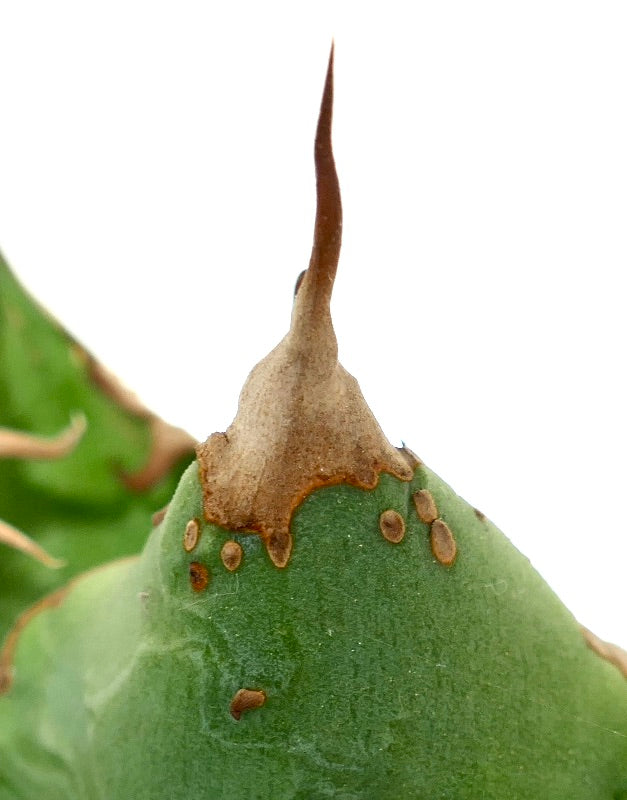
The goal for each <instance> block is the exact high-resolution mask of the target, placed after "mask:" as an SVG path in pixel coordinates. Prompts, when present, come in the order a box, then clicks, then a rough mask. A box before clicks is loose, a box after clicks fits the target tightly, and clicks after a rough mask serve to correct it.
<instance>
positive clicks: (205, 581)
mask: <svg viewBox="0 0 627 800" xmlns="http://www.w3.org/2000/svg"><path fill="white" fill-rule="evenodd" d="M189 582H190V585H191V587H192V589H193V590H194V591H195V592H204V591H205V589H206V588H207V586H208V585H209V570H208V569H207V567H205V565H204V564H201V563H200V562H199V561H192V563H191V564H190V565H189Z"/></svg>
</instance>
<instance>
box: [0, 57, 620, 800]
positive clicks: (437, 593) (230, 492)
mask: <svg viewBox="0 0 627 800" xmlns="http://www.w3.org/2000/svg"><path fill="white" fill-rule="evenodd" d="M332 100H333V54H331V59H330V62H329V69H328V73H327V78H326V83H325V88H324V93H323V99H322V106H321V111H320V118H319V123H318V129H317V134H316V141H315V165H316V179H317V201H318V202H317V212H316V223H315V233H314V244H313V251H312V255H311V260H310V263H309V267H308V269H307V270H306V271H305V272H303V273H302V274H301V276H300V278H299V280H298V282H297V287H296V292H295V298H294V305H293V309H292V318H291V326H290V329H289V332H288V333H287V335H286V336H285V338H284V339H283V340H282V341H281V342H280V343H279V344H278V345H277V347H276V348H275V349H274V350H273V351H272V352H271V353H270V354H269V355H268V356H267V357H266V358H264V359H263V360H262V361H261V362H260V363H259V364H258V365H257V366H256V367H255V368H254V369H253V371H252V372H251V374H250V376H249V378H248V380H247V382H246V384H245V386H244V388H243V390H242V393H241V396H240V402H239V408H238V412H237V415H236V417H235V419H234V421H233V423H232V424H231V426H230V427H229V428H228V430H227V431H226V432H224V433H214V434H213V435H211V436H210V437H209V438H208V439H207V441H206V442H204V443H201V444H198V445H197V446H196V448H195V458H194V444H195V443H194V442H193V441H192V439H191V438H190V437H189V436H187V435H186V434H185V433H184V432H183V431H181V430H178V429H174V428H172V427H170V426H168V425H167V424H166V423H165V422H163V421H162V420H160V419H158V418H157V417H155V416H154V415H152V414H150V413H149V412H147V411H146V410H145V409H143V408H142V407H141V406H140V405H139V404H138V402H137V401H136V400H135V399H134V398H133V396H132V395H130V394H129V393H127V392H125V391H124V390H123V389H122V388H121V387H120V386H119V385H118V384H117V383H116V381H115V380H114V379H113V378H111V377H110V376H109V375H107V374H106V373H105V372H104V370H103V369H102V368H101V367H100V366H99V365H98V364H97V363H96V362H95V360H94V359H93V358H92V357H91V356H90V355H89V354H88V353H86V352H85V350H84V349H83V348H82V347H81V346H80V345H79V344H78V343H77V342H76V341H74V340H73V339H71V338H70V337H69V336H68V334H67V333H65V331H63V329H62V328H60V327H59V326H58V325H57V324H56V323H55V322H54V321H53V320H51V319H50V318H49V317H48V316H47V315H45V314H44V313H42V311H41V309H39V308H38V307H37V306H36V305H35V304H34V303H33V301H32V300H31V299H30V298H28V297H27V296H26V295H25V294H24V292H23V291H22V290H21V288H20V287H19V285H18V284H17V282H16V281H15V279H14V278H13V277H12V275H11V274H10V273H9V271H8V267H7V266H6V264H5V263H4V262H1V263H0V325H1V328H0V347H1V348H2V350H1V361H0V363H2V370H3V372H2V383H1V384H0V391H1V392H2V395H1V397H0V414H1V415H2V416H1V417H0V422H1V423H2V425H3V426H4V427H3V428H2V429H1V430H0V459H2V460H1V461H0V482H1V484H2V491H1V492H0V519H1V520H2V522H0V541H1V542H2V546H3V547H2V559H1V560H0V570H2V584H1V585H2V596H1V602H2V606H1V607H0V609H1V610H0V619H1V620H2V624H3V626H4V628H3V634H4V636H5V639H4V647H3V649H2V652H1V655H0V691H1V692H2V696H1V697H0V756H1V757H0V798H2V800H4V798H7V800H8V799H9V798H11V800H14V799H17V798H20V799H21V800H34V798H48V799H49V800H57V798H59V799H61V798H63V800H67V798H76V799H77V800H78V799H79V798H81V799H82V798H85V800H94V798H107V799H108V800H110V799H111V798H113V800H118V799H119V800H126V798H146V800H147V799H148V798H150V800H155V799H156V798H164V800H165V798H168V799H169V798H188V797H190V796H193V797H199V798H223V799H224V800H239V799H240V798H242V800H243V799H244V798H246V799H247V800H251V799H252V798H264V799H266V798H271V799H272V800H294V799H299V800H304V799H305V798H307V800H318V799H321V798H337V799H338V800H349V798H350V799H351V800H356V799H357V798H364V799H372V800H379V799H381V800H388V799H389V800H398V798H408V799H410V800H411V798H416V800H418V798H436V797H437V798H456V799H458V798H462V800H464V799H466V798H472V799H474V798H477V800H478V799H479V798H482V799H483V798H495V799H496V798H498V799H499V800H502V798H523V799H524V798H529V800H531V798H533V799H534V800H536V798H540V797H546V798H564V800H566V799H567V798H568V800H576V799H577V798H581V799H582V800H583V799H584V798H586V800H589V799H590V798H608V800H610V799H613V800H618V798H624V797H627V684H626V682H625V679H624V673H625V672H626V670H627V667H626V662H625V654H624V653H623V652H622V651H621V650H619V648H617V647H614V646H612V645H607V644H605V643H603V642H601V641H600V640H598V639H596V638H595V637H594V636H593V635H592V634H590V633H589V632H587V631H583V630H582V629H581V628H580V626H579V625H578V624H577V622H576V620H575V619H574V618H573V617H572V615H571V614H570V613H569V612H568V610H567V609H566V608H565V607H564V606H563V605H562V604H561V602H560V601H559V600H558V599H557V597H556V596H555V595H554V594H553V592H552V591H551V589H550V588H549V587H548V586H547V585H546V584H545V583H544V582H543V580H542V579H541V578H540V576H539V575H538V574H537V573H536V572H535V570H534V569H533V568H532V566H531V565H530V564H529V562H528V561H527V560H526V559H525V558H524V557H523V556H522V555H521V554H520V553H519V552H518V551H517V550H516V549H515V548H514V547H513V546H512V544H511V543H510V542H509V541H508V540H507V539H506V538H505V536H504V535H503V534H502V533H501V532H500V531H499V530H498V529H497V528H496V527H495V526H494V525H493V524H492V523H491V522H490V521H489V520H488V519H487V518H486V517H485V516H484V515H483V514H482V513H480V512H478V511H477V510H476V509H474V508H473V507H472V506H470V505H469V504H468V503H466V502H465V501H464V500H462V499H461V498H460V497H458V496H457V495H456V494H455V493H454V492H453V491H452V490H451V489H450V487H448V486H447V485H446V484H445V483H444V482H443V481H442V480H441V479H440V478H438V477H437V476H436V475H435V474H434V473H433V472H431V471H430V470H429V469H428V467H427V466H425V465H424V464H423V463H422V461H421V460H420V459H419V458H418V457H417V456H416V455H415V454H414V453H413V452H412V451H411V450H409V449H408V448H406V447H405V446H402V447H400V448H399V447H395V446H393V445H392V444H391V443H390V442H388V440H387V439H386V437H385V435H384V433H383V432H382V430H381V428H380V427H379V425H378V423H377V422H376V420H375V418H374V417H373V415H372V413H371V411H370V410H369V408H368V406H367V404H366V402H365V400H364V398H363V396H362V394H361V391H360V389H359V386H358V384H357V382H356V381H355V379H354V378H353V377H352V376H351V375H350V374H349V373H348V372H346V371H345V370H344V369H343V367H342V366H341V365H340V364H339V363H338V360H337V343H336V339H335V334H334V331H333V326H332V323H331V316H330V310H329V303H330V298H331V291H332V288H333V281H334V278H335V272H336V268H337V264H338V258H339V253H340V242H341V231H342V212H341V202H340V193H339V184H338V180H337V175H336V170H335V164H334V159H333V154H332V149H331V116H332ZM68 421H69V423H70V424H69V428H66V427H65V426H67V424H68ZM59 431H61V433H59ZM55 434H56V435H55ZM192 459H193V460H192ZM151 517H152V521H151ZM139 551H141V552H139ZM138 553H139V554H138ZM496 586H499V587H500V588H499V591H495V590H494V589H495V587H496ZM621 673H623V674H621Z"/></svg>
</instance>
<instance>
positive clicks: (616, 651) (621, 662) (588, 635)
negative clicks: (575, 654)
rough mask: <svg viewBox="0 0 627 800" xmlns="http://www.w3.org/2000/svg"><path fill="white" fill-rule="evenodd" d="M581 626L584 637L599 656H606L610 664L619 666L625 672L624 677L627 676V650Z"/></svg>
mask: <svg viewBox="0 0 627 800" xmlns="http://www.w3.org/2000/svg"><path fill="white" fill-rule="evenodd" d="M579 627H580V628H581V632H582V633H583V638H584V639H585V642H586V644H587V645H588V647H589V648H590V649H591V650H594V652H595V653H596V654H597V655H598V656H601V658H604V659H605V660H606V661H609V662H610V664H613V665H614V666H615V667H617V668H618V669H619V670H620V671H621V672H622V673H623V677H625V678H627V652H626V651H625V650H623V648H622V647H619V646H618V645H617V644H612V643H611V642H604V641H603V639H599V637H598V636H596V635H595V634H594V633H592V631H590V630H588V628H585V627H584V626H583V625H580V626H579Z"/></svg>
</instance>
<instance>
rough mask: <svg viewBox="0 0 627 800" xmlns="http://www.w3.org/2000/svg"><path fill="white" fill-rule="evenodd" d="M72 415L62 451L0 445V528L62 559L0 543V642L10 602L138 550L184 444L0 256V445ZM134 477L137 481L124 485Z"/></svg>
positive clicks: (180, 462)
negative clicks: (81, 422) (82, 427)
mask: <svg viewBox="0 0 627 800" xmlns="http://www.w3.org/2000/svg"><path fill="white" fill-rule="evenodd" d="M76 415H82V418H84V419H85V420H86V424H87V429H86V431H85V433H84V435H83V436H82V438H81V439H80V441H79V442H78V444H77V445H76V447H75V448H74V449H73V451H72V452H70V453H68V454H67V455H66V456H65V457H61V458H55V459H50V458H42V457H41V453H37V452H36V451H37V448H32V447H31V451H32V452H33V453H34V455H31V456H30V457H26V454H24V453H23V454H21V455H20V457H14V458H7V457H6V456H5V457H2V448H1V447H0V520H2V521H3V522H4V523H5V526H4V530H5V531H6V530H7V526H11V528H12V529H13V530H15V529H17V530H18V531H20V532H23V533H24V534H26V535H28V536H29V537H31V538H32V539H33V540H35V542H36V544H37V545H38V546H40V547H41V548H43V549H44V550H45V551H46V552H47V553H48V554H50V555H51V556H54V557H56V558H58V559H62V560H63V561H64V562H65V566H64V567H63V568H62V569H58V570H51V569H49V568H47V567H45V566H43V565H42V564H41V563H39V562H38V561H35V560H33V559H32V558H29V557H28V556H26V555H24V553H23V552H19V551H17V550H14V549H9V548H8V547H7V546H5V545H3V544H2V542H1V541H0V587H1V588H0V640H1V639H2V638H3V637H4V635H5V634H6V631H7V630H8V627H9V625H10V624H11V623H12V622H13V620H14V619H15V618H16V616H17V615H18V614H19V613H20V612H21V611H23V610H24V609H25V608H27V607H28V606H29V605H31V604H32V603H34V602H35V601H36V600H37V599H38V598H40V597H42V596H43V595H45V594H46V593H48V592H50V591H53V590H54V589H56V588H58V587H59V586H62V585H63V584H65V583H66V582H67V580H68V579H69V578H70V577H72V576H73V575H76V574H77V573H79V572H82V571H83V570H85V569H88V568H91V567H93V566H95V565H97V564H100V563H102V562H104V561H107V560H110V559H111V558H115V557H119V556H121V555H125V554H130V553H136V552H138V551H139V550H140V549H141V547H142V546H143V543H144V541H145V538H146V535H147V531H148V530H149V527H150V516H151V514H152V512H154V511H156V510H157V509H159V508H160V507H162V506H163V505H164V504H165V503H166V502H167V501H168V499H169V498H170V497H171V495H172V492H173V490H174V487H175V486H176V483H177V481H178V478H179V477H180V474H181V472H182V470H183V468H184V467H185V465H186V464H188V463H189V461H190V459H191V458H192V457H193V444H194V443H193V440H192V439H191V437H188V436H187V435H186V434H184V432H183V431H178V432H177V431H176V429H171V428H168V426H166V425H165V423H163V422H162V421H161V420H158V419H157V418H156V417H155V416H154V415H152V414H150V413H149V412H147V411H146V410H145V409H142V408H141V406H140V404H139V402H138V401H137V400H136V399H134V398H132V397H131V396H130V395H128V394H124V392H123V390H121V389H120V387H119V386H118V385H117V384H116V383H115V381H114V379H112V378H111V377H110V376H107V375H106V373H105V372H104V370H103V369H102V367H100V365H99V364H98V363H97V362H96V360H95V359H94V358H93V357H92V356H91V355H90V354H89V353H88V352H87V351H86V350H85V349H84V348H83V347H82V346H81V345H80V344H79V343H78V342H77V341H75V340H74V339H73V338H72V337H71V336H70V335H69V334H68V333H67V332H66V331H65V330H63V328H62V327H61V326H60V325H59V324H58V323H57V322H55V320H53V319H52V318H51V317H50V316H49V314H48V313H47V312H45V311H44V310H43V309H42V308H41V307H40V306H38V305H37V304H36V303H35V302H34V301H33V300H32V299H31V298H30V297H29V296H28V294H27V293H26V292H25V291H24V289H23V288H22V287H21V286H20V285H19V283H18V282H17V281H16V279H15V278H14V276H13V275H12V273H11V272H10V270H9V267H8V265H7V264H6V262H5V261H4V259H3V258H2V256H1V255H0V443H1V441H2V438H3V433H4V435H5V438H6V431H7V429H8V430H10V431H11V432H13V433H17V432H19V434H20V435H24V434H29V435H31V436H32V437H34V438H35V439H38V438H41V437H52V436H54V435H56V434H58V433H59V431H62V430H63V429H65V428H67V426H68V423H69V422H70V420H71V419H72V418H73V417H75V416H76ZM80 418H81V417H79V419H80ZM165 429H168V430H169V431H174V432H175V436H174V437H173V439H174V445H173V446H172V447H171V449H170V451H169V452H168V453H167V456H164V458H163V460H162V462H161V464H160V469H161V473H159V470H156V471H155V472H154V474H152V473H151V474H145V473H142V470H143V468H144V467H145V466H146V464H147V463H148V462H150V459H151V455H154V454H155V451H156V449H157V448H158V446H159V441H158V439H163V436H160V433H163V431H164V430H165ZM157 455H159V454H158V453H157ZM162 455H164V454H163V453H162ZM138 475H139V477H140V479H141V478H143V477H146V478H147V481H148V485H144V484H145V483H146V481H142V480H140V481H139V483H140V484H141V486H140V487H137V486H136V487H135V488H133V486H134V481H133V478H135V483H137V480H136V479H137V476H138Z"/></svg>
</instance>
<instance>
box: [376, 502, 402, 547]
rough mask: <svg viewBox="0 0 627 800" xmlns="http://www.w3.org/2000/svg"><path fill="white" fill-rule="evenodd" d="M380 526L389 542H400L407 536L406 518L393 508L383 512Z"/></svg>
mask: <svg viewBox="0 0 627 800" xmlns="http://www.w3.org/2000/svg"><path fill="white" fill-rule="evenodd" d="M379 528H380V529H381V533H382V534H383V538H384V539H387V540H388V542H392V544H398V543H399V542H400V541H401V540H402V539H403V536H405V520H404V519H403V518H402V517H401V515H400V514H399V513H398V511H394V509H393V508H388V510H387V511H384V512H383V514H381V516H380V517H379Z"/></svg>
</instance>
